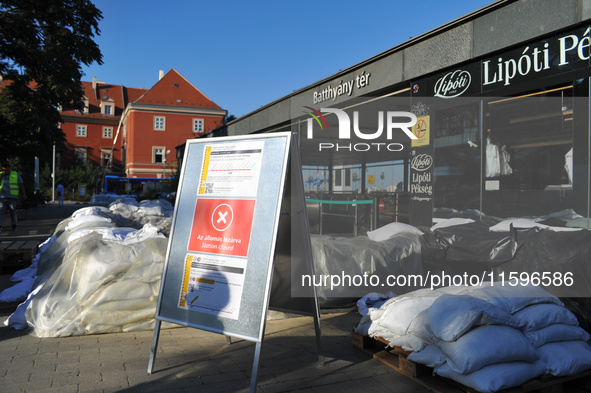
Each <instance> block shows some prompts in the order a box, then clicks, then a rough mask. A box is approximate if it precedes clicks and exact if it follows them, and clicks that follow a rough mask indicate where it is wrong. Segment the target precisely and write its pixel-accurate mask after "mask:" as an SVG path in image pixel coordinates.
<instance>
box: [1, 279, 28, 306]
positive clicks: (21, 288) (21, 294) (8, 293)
mask: <svg viewBox="0 0 591 393" xmlns="http://www.w3.org/2000/svg"><path fill="white" fill-rule="evenodd" d="M34 282H35V278H32V277H25V278H23V280H22V281H21V282H19V283H17V284H15V285H13V286H11V287H9V288H6V289H5V290H3V291H2V292H0V303H14V302H22V301H23V300H25V299H26V298H27V296H29V293H31V289H32V287H33V283H34Z"/></svg>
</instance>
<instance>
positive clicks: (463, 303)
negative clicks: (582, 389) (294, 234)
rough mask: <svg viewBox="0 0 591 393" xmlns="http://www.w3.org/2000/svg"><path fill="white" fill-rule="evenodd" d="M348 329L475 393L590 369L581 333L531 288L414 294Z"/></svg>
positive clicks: (570, 317)
mask: <svg viewBox="0 0 591 393" xmlns="http://www.w3.org/2000/svg"><path fill="white" fill-rule="evenodd" d="M356 331H357V332H358V333H361V334H363V333H367V334H369V335H370V336H379V337H384V338H386V339H387V340H389V341H390V345H391V346H401V347H402V348H403V349H406V350H409V351H413V352H412V353H411V354H410V355H409V356H408V359H409V360H412V361H414V362H416V363H421V364H425V365H427V366H429V367H432V368H433V369H434V373H435V374H437V375H440V376H443V377H447V378H450V379H453V380H455V381H458V382H460V383H462V384H463V385H466V386H469V387H472V388H474V389H476V390H478V391H480V392H496V391H499V390H502V389H507V388H510V387H515V386H519V385H521V384H523V383H525V382H527V381H528V380H530V379H533V378H536V377H538V376H540V375H542V374H551V375H554V376H565V375H574V374H578V373H580V372H582V371H585V370H587V369H590V368H591V346H590V345H589V344H588V343H587V341H588V340H589V334H588V333H587V332H586V331H585V330H583V329H582V328H581V327H579V326H578V321H577V318H576V317H575V315H574V314H573V313H572V312H570V311H569V310H568V309H566V308H565V307H564V306H563V304H562V303H561V302H560V300H559V299H558V298H556V297H554V296H552V295H550V294H549V293H548V292H546V291H544V290H543V289H541V288H539V287H533V286H523V287H521V286H518V287H500V286H496V287H495V286H488V287H482V288H471V287H470V288H467V287H447V288H441V289H438V290H435V291H428V290H419V291H415V292H412V293H409V294H407V295H403V296H399V297H395V298H392V299H390V300H389V301H388V302H386V303H385V304H384V305H383V306H382V307H380V308H379V309H370V310H369V312H368V313H367V315H366V316H365V317H363V318H362V320H361V323H360V325H359V326H358V328H357V329H356Z"/></svg>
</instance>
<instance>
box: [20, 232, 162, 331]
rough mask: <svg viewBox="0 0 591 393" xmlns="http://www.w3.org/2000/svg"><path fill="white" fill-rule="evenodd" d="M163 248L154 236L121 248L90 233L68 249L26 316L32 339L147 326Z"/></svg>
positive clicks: (152, 312)
mask: <svg viewBox="0 0 591 393" xmlns="http://www.w3.org/2000/svg"><path fill="white" fill-rule="evenodd" d="M167 242H168V240H167V239H166V238H164V237H161V236H156V237H151V238H145V239H143V240H142V241H139V242H135V243H132V244H123V243H122V242H111V241H105V240H103V239H102V235H101V234H99V233H94V232H93V233H90V234H88V235H87V236H84V237H82V238H80V239H78V240H76V241H73V242H71V243H69V244H68V245H67V248H66V251H65V253H64V257H63V261H62V263H61V264H60V265H59V266H58V267H57V268H56V269H55V271H53V273H52V274H51V276H50V277H49V278H48V279H47V282H46V285H45V286H44V287H43V289H41V290H40V291H39V293H38V294H37V296H35V298H33V300H32V302H31V304H30V306H29V308H28V309H27V310H26V312H25V315H26V318H27V322H28V323H29V325H30V326H31V327H33V328H34V330H33V334H34V335H36V336H38V337H63V336H70V335H81V334H98V333H109V332H115V331H129V329H132V328H130V326H136V327H142V326H152V325H153V320H154V315H155V307H156V301H157V293H158V288H159V283H160V279H161V275H162V269H163V265H164V256H165V253H166V245H167ZM128 325H129V326H128Z"/></svg>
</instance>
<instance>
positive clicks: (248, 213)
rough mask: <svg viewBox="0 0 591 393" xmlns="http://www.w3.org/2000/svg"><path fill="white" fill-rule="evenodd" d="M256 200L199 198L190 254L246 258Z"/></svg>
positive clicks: (192, 229) (189, 247) (190, 241)
mask: <svg viewBox="0 0 591 393" xmlns="http://www.w3.org/2000/svg"><path fill="white" fill-rule="evenodd" d="M254 207H255V200H253V199H197V203H196V204H195V214H194V217H193V224H192V227H191V236H190V238H189V246H188V249H189V251H194V252H207V253H212V254H223V255H234V256H239V257H246V256H247V254H248V246H249V243H250V233H251V230H252V220H253V215H254Z"/></svg>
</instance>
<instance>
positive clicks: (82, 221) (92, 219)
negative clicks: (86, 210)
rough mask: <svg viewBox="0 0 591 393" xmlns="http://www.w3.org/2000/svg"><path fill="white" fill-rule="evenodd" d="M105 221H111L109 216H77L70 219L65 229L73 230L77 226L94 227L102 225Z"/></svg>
mask: <svg viewBox="0 0 591 393" xmlns="http://www.w3.org/2000/svg"><path fill="white" fill-rule="evenodd" d="M107 223H111V220H110V219H109V218H106V217H101V216H94V215H91V216H78V217H76V218H74V219H72V220H71V221H70V222H69V223H68V225H66V228H65V229H66V231H74V230H76V229H77V228H80V227H81V226H85V227H88V226H94V227H99V226H103V225H104V224H107Z"/></svg>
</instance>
